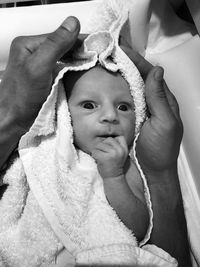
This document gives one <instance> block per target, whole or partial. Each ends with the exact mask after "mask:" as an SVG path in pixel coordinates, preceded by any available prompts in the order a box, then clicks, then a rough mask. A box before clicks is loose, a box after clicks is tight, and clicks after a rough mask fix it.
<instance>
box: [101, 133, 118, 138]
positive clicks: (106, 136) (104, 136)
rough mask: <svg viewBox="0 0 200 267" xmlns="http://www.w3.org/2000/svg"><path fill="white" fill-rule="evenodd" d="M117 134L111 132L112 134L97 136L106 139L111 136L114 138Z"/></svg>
mask: <svg viewBox="0 0 200 267" xmlns="http://www.w3.org/2000/svg"><path fill="white" fill-rule="evenodd" d="M117 136H119V135H118V134H114V133H112V134H101V135H99V136H98V137H100V138H102V139H106V138H109V137H111V138H115V137H117Z"/></svg>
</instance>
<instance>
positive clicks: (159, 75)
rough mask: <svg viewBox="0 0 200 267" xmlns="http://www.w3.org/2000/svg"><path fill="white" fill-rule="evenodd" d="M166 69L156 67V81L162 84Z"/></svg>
mask: <svg viewBox="0 0 200 267" xmlns="http://www.w3.org/2000/svg"><path fill="white" fill-rule="evenodd" d="M163 76H164V69H163V68H161V67H156V71H155V72H154V78H155V80H156V81H158V82H160V81H162V80H163Z"/></svg>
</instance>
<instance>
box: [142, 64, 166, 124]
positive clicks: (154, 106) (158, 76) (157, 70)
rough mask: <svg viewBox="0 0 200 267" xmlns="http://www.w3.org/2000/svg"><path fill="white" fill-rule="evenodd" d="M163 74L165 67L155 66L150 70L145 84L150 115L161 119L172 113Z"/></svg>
mask: <svg viewBox="0 0 200 267" xmlns="http://www.w3.org/2000/svg"><path fill="white" fill-rule="evenodd" d="M163 75H164V70H163V68H161V67H154V68H153V69H152V70H151V71H150V72H149V74H148V76H147V79H146V85H145V96H146V102H147V106H148V110H149V112H150V115H151V116H154V117H157V118H159V119H161V120H165V119H167V118H169V114H170V113H171V110H170V107H169V103H168V100H167V97H166V93H165V88H164V84H165V81H164V79H163Z"/></svg>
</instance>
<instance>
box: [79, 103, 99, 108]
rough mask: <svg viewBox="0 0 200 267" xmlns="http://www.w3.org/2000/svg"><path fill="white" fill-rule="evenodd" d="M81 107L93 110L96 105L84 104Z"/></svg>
mask: <svg viewBox="0 0 200 267" xmlns="http://www.w3.org/2000/svg"><path fill="white" fill-rule="evenodd" d="M82 107H83V108H85V109H94V108H96V105H95V103H93V102H85V103H83V104H82Z"/></svg>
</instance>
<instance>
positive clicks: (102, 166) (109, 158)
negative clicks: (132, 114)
mask: <svg viewBox="0 0 200 267" xmlns="http://www.w3.org/2000/svg"><path fill="white" fill-rule="evenodd" d="M127 156H128V147H127V143H126V140H125V138H124V136H117V137H107V138H105V139H103V140H102V142H99V143H98V144H97V145H96V147H95V148H94V150H93V151H92V157H93V158H94V159H95V160H96V163H97V168H98V171H99V173H100V175H101V177H102V178H103V179H106V178H112V177H117V176H120V175H123V174H124V165H125V162H126V159H127Z"/></svg>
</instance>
